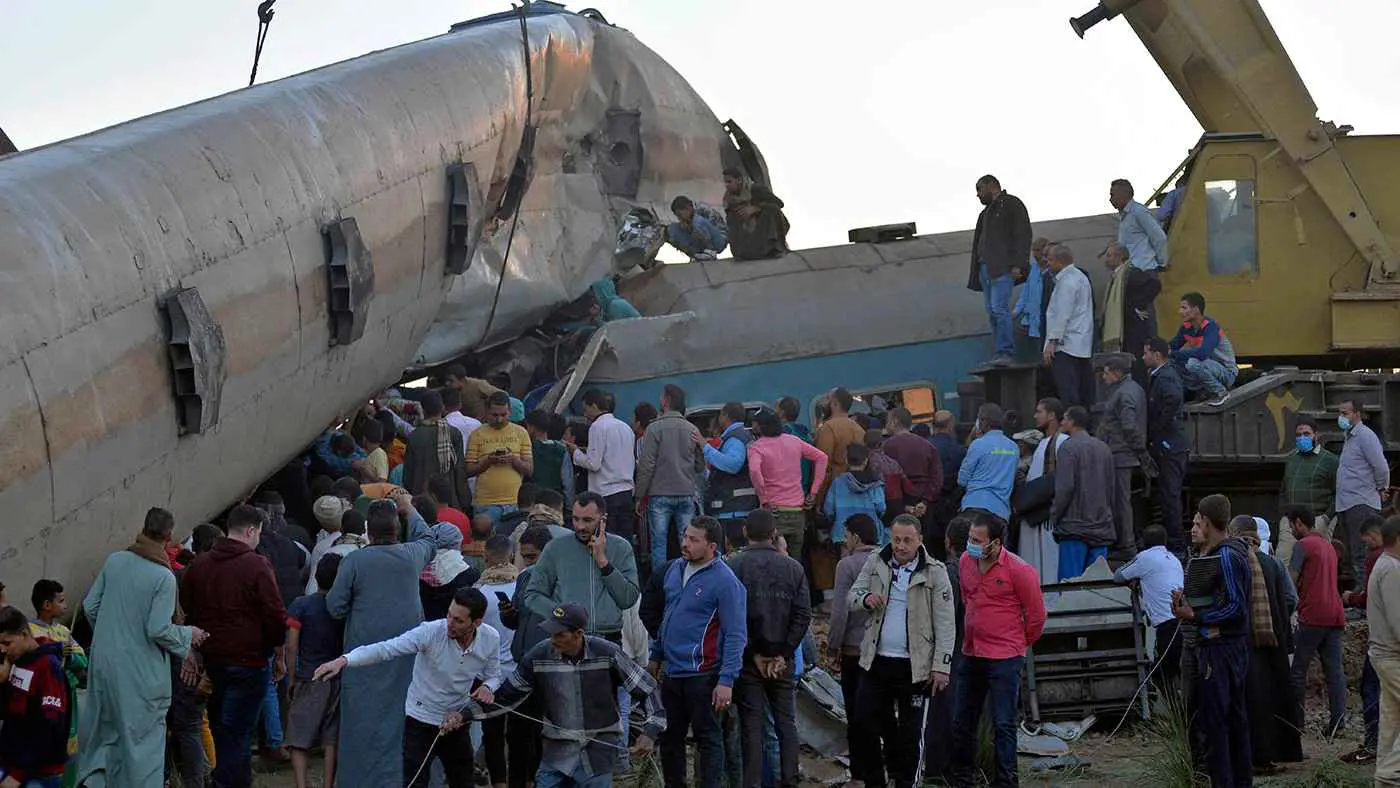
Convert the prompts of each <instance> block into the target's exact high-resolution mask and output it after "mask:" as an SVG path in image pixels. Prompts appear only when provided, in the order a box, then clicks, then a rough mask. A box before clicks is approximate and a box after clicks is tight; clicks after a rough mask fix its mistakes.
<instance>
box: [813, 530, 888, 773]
mask: <svg viewBox="0 0 1400 788" xmlns="http://www.w3.org/2000/svg"><path fill="white" fill-rule="evenodd" d="M875 534H876V531H875V519H874V518H873V517H871V516H870V515H868V514H864V513H861V514H853V515H851V516H850V517H849V518H847V520H846V550H847V551H848V555H847V556H846V557H845V558H842V559H841V563H839V564H837V565H836V590H835V592H834V593H833V594H832V597H831V626H830V628H829V629H828V634H827V638H826V657H827V660H828V661H829V662H830V663H831V664H832V665H833V666H834V667H836V668H839V669H840V672H841V701H842V702H843V703H844V704H845V705H846V713H847V715H848V719H854V717H853V716H849V715H854V713H855V711H856V709H857V706H856V704H857V703H858V702H859V698H860V687H861V685H862V684H863V683H864V682H865V668H862V667H861V666H860V650H861V646H862V645H863V644H864V643H865V633H866V631H867V629H868V628H869V626H870V611H868V610H866V609H865V606H864V605H860V604H854V605H853V604H851V602H850V595H851V588H852V587H853V586H855V584H856V578H857V577H860V573H861V570H862V569H864V568H865V565H866V563H868V561H869V559H870V556H872V555H874V554H875V551H876V549H877V548H879V546H880V543H879V542H878V541H877V539H876V536H875ZM871 733H872V731H871V728H870V726H868V725H847V726H846V746H847V748H848V749H849V751H850V757H851V775H852V777H853V779H857V780H864V779H865V775H866V774H867V773H868V772H869V770H870V768H871V767H875V768H879V765H878V763H879V761H878V759H879V757H880V753H879V750H878V748H877V749H875V751H874V752H873V753H872V752H871V749H872V748H871V744H870V740H871V739H872V738H873V737H872V735H871Z"/></svg>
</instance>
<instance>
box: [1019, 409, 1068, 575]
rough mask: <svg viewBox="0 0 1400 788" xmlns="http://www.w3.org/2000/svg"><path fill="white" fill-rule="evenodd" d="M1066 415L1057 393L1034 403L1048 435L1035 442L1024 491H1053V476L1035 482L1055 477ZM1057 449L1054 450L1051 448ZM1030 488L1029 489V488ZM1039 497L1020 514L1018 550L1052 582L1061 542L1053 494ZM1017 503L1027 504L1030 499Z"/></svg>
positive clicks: (1039, 423)
mask: <svg viewBox="0 0 1400 788" xmlns="http://www.w3.org/2000/svg"><path fill="white" fill-rule="evenodd" d="M1064 416H1065V405H1064V403H1063V402H1060V401H1059V400H1058V399H1056V398H1054V397H1046V398H1045V399H1043V400H1041V401H1040V402H1037V403H1036V405H1035V428H1036V429H1037V430H1040V432H1041V433H1042V434H1043V435H1044V436H1045V437H1043V438H1042V439H1041V441H1040V443H1037V444H1036V446H1035V452H1034V453H1033V454H1031V464H1030V467H1029V468H1027V469H1026V486H1025V487H1024V488H1022V492H1023V493H1024V494H1028V495H1032V496H1034V495H1037V493H1036V492H1034V491H1036V490H1041V489H1044V488H1045V487H1047V486H1048V489H1049V492H1050V493H1052V494H1053V492H1054V489H1055V483H1054V481H1053V480H1051V481H1047V482H1041V483H1039V484H1034V485H1033V484H1032V482H1036V481H1037V480H1038V479H1041V478H1044V477H1045V476H1051V477H1053V476H1054V474H1055V456H1056V454H1057V452H1058V451H1059V448H1060V447H1061V446H1062V445H1064V442H1065V441H1067V440H1069V433H1067V432H1065V431H1063V430H1061V429H1060V419H1062V418H1064ZM1052 448H1053V449H1054V451H1051V449H1052ZM1028 491H1029V492H1028ZM1041 497H1042V498H1043V500H1041V501H1037V503H1039V504H1041V505H1037V506H1035V507H1034V508H1032V509H1030V510H1029V511H1022V512H1019V514H1020V515H1021V534H1020V541H1018V542H1017V550H1016V554H1017V555H1019V556H1020V557H1021V559H1022V560H1023V561H1025V562H1026V563H1028V564H1030V565H1031V566H1033V567H1035V571H1036V573H1037V574H1039V575H1040V580H1041V582H1042V583H1053V582H1055V578H1057V577H1059V576H1060V546H1059V544H1058V543H1057V542H1056V541H1055V531H1054V529H1052V528H1051V527H1050V504H1051V501H1052V499H1053V495H1051V497H1049V498H1044V497H1043V494H1042V495H1041ZM1018 503H1023V504H1028V503H1029V502H1020V501H1019V500H1018Z"/></svg>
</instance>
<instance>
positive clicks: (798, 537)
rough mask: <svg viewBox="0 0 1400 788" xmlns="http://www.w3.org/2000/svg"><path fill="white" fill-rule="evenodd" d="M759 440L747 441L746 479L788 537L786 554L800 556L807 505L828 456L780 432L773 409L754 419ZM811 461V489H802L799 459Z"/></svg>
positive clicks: (813, 500)
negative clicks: (812, 468)
mask: <svg viewBox="0 0 1400 788" xmlns="http://www.w3.org/2000/svg"><path fill="white" fill-rule="evenodd" d="M754 425H755V426H756V427H757V428H758V440H756V441H754V442H753V443H750V444H749V480H750V481H751V482H753V488H754V490H755V491H756V492H757V493H758V502H759V503H760V504H761V505H762V506H763V507H764V508H766V509H769V510H771V511H772V512H773V519H774V520H775V521H776V523H777V526H778V533H780V534H782V535H783V538H784V539H786V540H787V547H788V555H790V556H792V557H793V558H795V559H797V560H798V561H801V560H802V538H803V536H804V535H805V534H806V532H807V514H806V511H805V510H806V509H810V508H812V506H813V505H814V504H815V503H816V500H817V491H818V488H819V487H820V486H821V483H822V480H824V479H825V478H826V465H827V462H828V460H827V456H826V453H825V452H823V451H822V450H821V449H818V448H817V447H815V446H812V445H811V444H809V443H807V442H805V441H803V440H802V439H801V438H799V437H797V436H796V435H787V434H785V433H784V432H783V423H782V421H780V420H779V419H778V415H777V414H776V413H770V412H768V411H764V412H762V413H759V414H758V416H757V417H755V419H754ZM803 458H806V459H808V460H811V461H812V464H813V465H814V466H815V470H814V471H813V473H812V489H811V490H809V491H807V493H806V494H805V495H804V494H803V491H802V460H803Z"/></svg>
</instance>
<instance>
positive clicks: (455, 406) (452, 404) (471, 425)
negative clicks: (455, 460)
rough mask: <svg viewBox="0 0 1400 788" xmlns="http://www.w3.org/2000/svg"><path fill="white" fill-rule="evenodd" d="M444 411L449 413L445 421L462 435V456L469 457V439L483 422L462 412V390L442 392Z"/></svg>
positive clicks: (473, 478)
mask: <svg viewBox="0 0 1400 788" xmlns="http://www.w3.org/2000/svg"><path fill="white" fill-rule="evenodd" d="M442 409H443V410H445V411H447V415H446V416H444V417H443V419H444V420H445V421H446V422H447V423H448V424H451V425H452V426H454V427H456V428H457V431H458V432H460V433H462V456H463V457H465V456H467V439H468V438H470V437H471V435H472V431H473V430H475V429H476V428H477V427H480V426H481V422H480V421H477V420H476V419H474V418H472V417H471V416H468V415H466V414H465V413H463V412H462V391H461V389H443V390H442ZM471 481H472V483H473V484H472V489H473V490H475V489H476V485H475V482H476V477H472V479H471Z"/></svg>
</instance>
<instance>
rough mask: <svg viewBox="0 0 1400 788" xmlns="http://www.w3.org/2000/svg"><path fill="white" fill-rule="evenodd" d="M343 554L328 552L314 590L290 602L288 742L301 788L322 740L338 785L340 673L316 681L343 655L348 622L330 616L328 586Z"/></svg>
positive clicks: (328, 778)
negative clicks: (314, 749)
mask: <svg viewBox="0 0 1400 788" xmlns="http://www.w3.org/2000/svg"><path fill="white" fill-rule="evenodd" d="M341 558H342V556H340V555H339V554H337V553H328V554H327V555H325V556H324V557H322V558H321V561H320V563H318V564H316V585H317V586H318V587H319V588H320V590H319V591H317V592H316V593H314V594H311V595H309V596H303V597H299V598H298V599H297V600H296V601H295V602H293V603H292V605H291V607H289V608H287V650H288V651H289V652H290V653H292V654H295V655H296V667H295V669H294V670H292V671H291V672H290V676H288V681H287V692H288V694H289V695H291V697H292V709H291V712H290V713H289V714H288V715H287V735H286V743H287V747H288V749H290V750H291V751H292V770H293V772H294V773H295V774H296V781H297V788H306V774H307V770H308V769H309V768H310V765H311V755H310V750H311V748H312V747H314V746H316V745H317V744H318V743H319V744H320V745H321V749H322V752H323V753H324V755H325V772H326V774H325V779H324V780H323V781H322V783H321V784H322V785H335V758H336V747H337V743H338V742H337V740H338V739H339V738H340V679H339V678H338V677H337V678H333V679H330V680H328V681H312V680H311V677H312V674H313V673H315V672H316V667H317V666H318V665H320V664H321V663H323V662H329V661H330V660H333V659H335V658H336V657H339V656H340V654H341V652H342V651H344V643H343V640H344V624H343V623H342V622H341V621H337V620H336V619H334V618H331V614H330V611H329V610H328V609H327V608H326V590H327V589H329V588H330V587H331V586H333V585H335V576H336V573H337V572H338V571H339V569H340V561H341Z"/></svg>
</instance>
